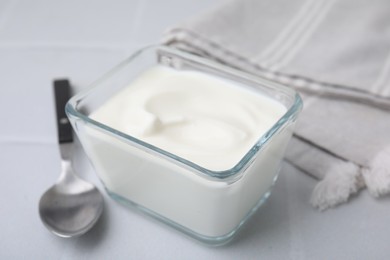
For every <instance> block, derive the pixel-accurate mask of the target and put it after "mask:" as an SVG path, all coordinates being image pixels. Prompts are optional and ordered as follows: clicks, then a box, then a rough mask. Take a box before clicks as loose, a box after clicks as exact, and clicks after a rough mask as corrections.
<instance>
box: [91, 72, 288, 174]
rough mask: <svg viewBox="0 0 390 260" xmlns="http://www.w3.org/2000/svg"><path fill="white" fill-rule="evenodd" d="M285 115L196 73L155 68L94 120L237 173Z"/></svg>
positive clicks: (268, 101)
mask: <svg viewBox="0 0 390 260" xmlns="http://www.w3.org/2000/svg"><path fill="white" fill-rule="evenodd" d="M285 112H286V108H285V107H284V106H283V105H282V104H280V103H278V102H276V101H274V100H272V99H270V98H268V97H265V96H262V95H259V94H255V92H253V91H250V90H245V89H244V88H238V87H237V86H235V85H233V84H232V83H230V82H228V81H225V80H222V79H219V78H216V77H212V76H209V75H206V74H204V73H200V72H194V71H176V70H173V69H170V68H167V67H162V66H157V67H154V68H152V69H150V70H148V71H146V72H144V73H143V74H142V75H141V76H139V77H138V78H137V79H136V80H135V81H134V82H132V84H130V85H129V86H128V87H126V88H125V89H124V90H122V91H121V92H120V93H118V94H117V95H116V96H115V97H113V98H111V99H110V100H108V101H107V102H106V103H105V104H104V105H103V106H102V107H100V109H98V110H97V111H95V112H94V113H93V114H92V115H91V118H92V119H94V120H96V121H98V122H102V123H104V124H106V125H108V126H110V127H112V128H114V129H117V130H119V131H121V132H123V133H126V134H128V135H130V136H133V137H135V138H138V139H140V140H142V141H144V142H147V143H150V144H152V145H154V146H156V147H159V148H161V149H163V150H166V151H168V152H170V153H172V154H175V155H178V156H179V157H182V158H184V159H187V160H189V161H191V162H194V163H196V164H198V165H200V166H202V167H204V168H206V169H209V170H214V171H223V170H228V169H230V168H232V167H234V166H235V165H236V164H237V163H238V162H239V161H240V160H241V159H242V158H243V157H244V155H245V154H246V153H247V152H248V151H249V150H250V149H251V147H252V146H253V145H254V144H255V143H256V142H257V141H258V140H259V138H260V137H261V136H262V135H263V134H264V133H265V132H266V131H268V130H269V129H270V128H271V127H272V126H273V125H274V124H275V123H276V121H277V120H278V119H279V118H281V116H282V115H283V114H284V113H285Z"/></svg>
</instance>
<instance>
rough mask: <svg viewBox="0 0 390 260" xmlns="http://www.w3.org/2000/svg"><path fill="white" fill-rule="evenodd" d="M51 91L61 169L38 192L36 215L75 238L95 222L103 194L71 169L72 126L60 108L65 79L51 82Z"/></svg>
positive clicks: (66, 94) (65, 96)
mask: <svg viewBox="0 0 390 260" xmlns="http://www.w3.org/2000/svg"><path fill="white" fill-rule="evenodd" d="M54 93H55V99H56V110H57V125H58V139H59V147H60V153H61V159H62V160H61V166H62V171H61V175H60V178H59V179H58V181H57V182H56V184H54V185H53V186H52V187H51V188H50V189H48V190H47V191H46V192H45V193H44V194H43V195H42V197H41V199H40V201H39V215H40V217H41V220H42V222H43V224H44V225H45V226H46V227H47V229H49V230H50V231H51V232H53V233H54V234H56V235H58V236H60V237H75V236H80V235H82V234H84V233H86V232H87V231H88V230H90V229H91V228H92V227H93V225H94V224H95V223H96V222H97V220H98V219H99V217H100V215H101V214H102V211H103V196H102V195H101V194H100V192H99V190H98V189H97V188H96V187H95V186H94V185H92V184H91V183H89V182H86V181H84V180H83V179H81V178H79V177H78V176H76V174H75V173H74V171H73V168H72V162H71V155H72V147H73V135H72V127H71V125H70V122H69V120H68V118H67V117H66V114H65V110H64V109H65V104H66V102H67V101H68V99H69V97H70V85H69V82H68V81H67V80H56V81H54Z"/></svg>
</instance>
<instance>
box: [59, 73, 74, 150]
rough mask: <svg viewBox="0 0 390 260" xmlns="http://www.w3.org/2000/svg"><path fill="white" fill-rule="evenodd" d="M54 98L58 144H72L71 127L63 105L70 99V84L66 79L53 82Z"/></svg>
mask: <svg viewBox="0 0 390 260" xmlns="http://www.w3.org/2000/svg"><path fill="white" fill-rule="evenodd" d="M54 96H55V103H56V111H57V129H58V142H59V143H60V144H63V143H71V142H73V134H72V126H71V124H70V122H69V120H68V118H67V116H66V114H65V105H66V102H68V100H69V98H70V84H69V81H68V80H66V79H61V80H55V81H54Z"/></svg>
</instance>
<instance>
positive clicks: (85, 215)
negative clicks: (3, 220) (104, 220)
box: [39, 162, 103, 237]
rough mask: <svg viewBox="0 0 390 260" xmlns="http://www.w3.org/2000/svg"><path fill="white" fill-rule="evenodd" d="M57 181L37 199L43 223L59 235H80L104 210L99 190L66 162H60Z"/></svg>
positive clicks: (89, 227) (92, 224) (91, 225)
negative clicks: (80, 176)
mask: <svg viewBox="0 0 390 260" xmlns="http://www.w3.org/2000/svg"><path fill="white" fill-rule="evenodd" d="M62 165H63V167H62V169H63V172H62V174H61V177H60V179H59V180H58V182H57V183H56V184H55V185H53V186H52V187H51V188H50V189H48V190H47V191H46V192H45V193H44V194H43V196H42V197H41V200H40V201H39V215H40V217H41V219H42V222H43V223H44V225H45V226H46V227H47V228H48V229H49V230H50V231H51V232H53V233H54V234H56V235H58V236H60V237H74V236H80V235H82V234H84V233H86V232H87V231H88V230H89V229H91V228H92V227H93V226H94V224H95V223H96V222H97V220H98V219H99V217H100V215H101V214H102V212H103V196H102V195H101V194H100V192H99V190H98V189H97V188H96V187H95V186H93V185H92V184H91V183H88V182H86V181H84V180H82V179H81V178H79V177H77V176H76V175H75V174H74V173H73V171H72V168H71V164H70V163H69V162H63V164H62Z"/></svg>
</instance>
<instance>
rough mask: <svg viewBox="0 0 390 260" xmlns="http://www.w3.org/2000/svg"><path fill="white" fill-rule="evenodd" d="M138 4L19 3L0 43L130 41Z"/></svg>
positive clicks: (93, 0)
mask: <svg viewBox="0 0 390 260" xmlns="http://www.w3.org/2000/svg"><path fill="white" fill-rule="evenodd" d="M138 4H139V0H131V1H126V0H88V1H78V0H66V1H60V0H53V1H48V0H36V1H30V0H21V1H20V2H19V3H18V4H17V6H16V7H15V10H14V11H13V14H12V17H10V18H9V20H8V21H7V23H6V26H5V28H3V30H2V31H0V42H3V43H4V42H5V43H20V42H22V43H61V44H66V43H70V44H75V43H82V44H117V43H121V42H129V41H131V40H132V38H133V31H134V28H133V25H134V22H133V20H134V16H135V14H136V13H137V8H138Z"/></svg>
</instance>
